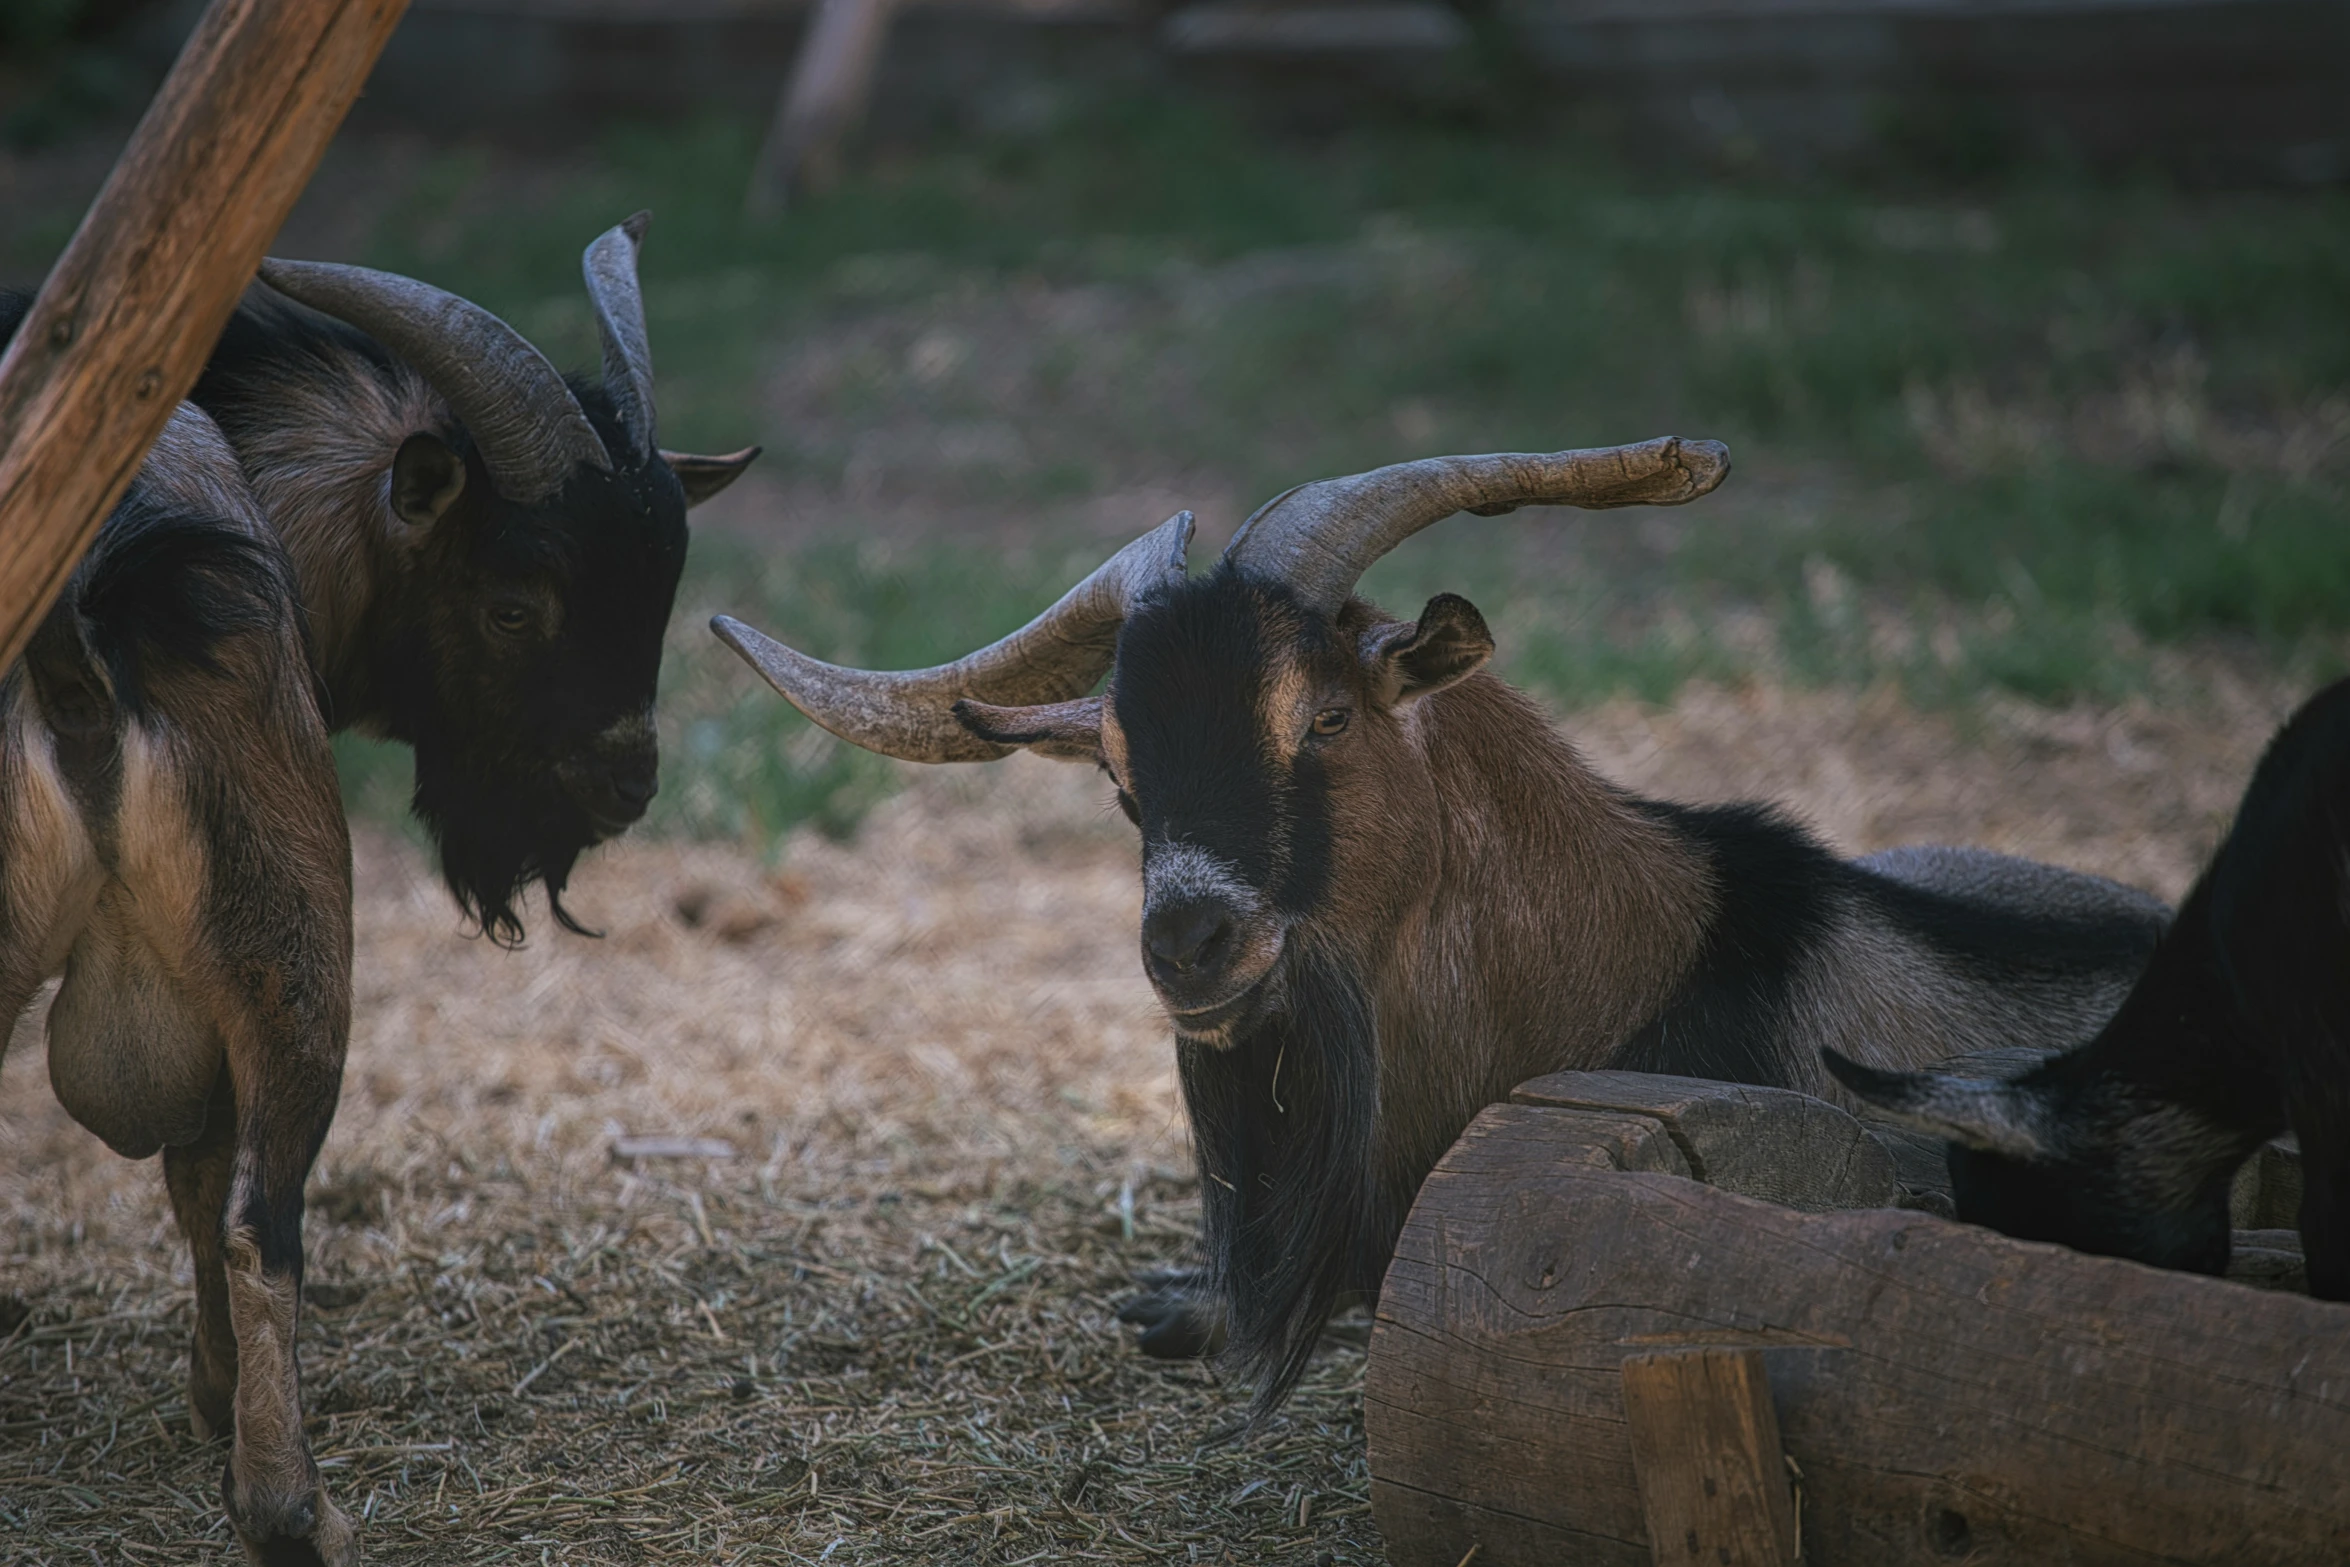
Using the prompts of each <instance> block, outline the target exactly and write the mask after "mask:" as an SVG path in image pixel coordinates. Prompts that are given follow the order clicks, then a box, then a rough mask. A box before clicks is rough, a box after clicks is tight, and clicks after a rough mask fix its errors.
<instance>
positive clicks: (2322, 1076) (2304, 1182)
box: [2293, 1041, 2350, 1300]
mask: <svg viewBox="0 0 2350 1567" xmlns="http://www.w3.org/2000/svg"><path fill="white" fill-rule="evenodd" d="M2317 1054H2318V1052H2317V1051H2312V1052H2311V1055H2312V1056H2316V1055H2317ZM2325 1055H2326V1057H2327V1058H2328V1059H2326V1060H2325V1061H2324V1062H2323V1064H2324V1065H2325V1066H2326V1067H2329V1068H2331V1069H2332V1070H2330V1071H2326V1072H2319V1071H2305V1072H2304V1073H2302V1074H2301V1080H2300V1081H2299V1082H2298V1083H2297V1084H2295V1085H2294V1088H2295V1103H2294V1107H2293V1110H2294V1114H2293V1130H2294V1132H2295V1133H2296V1134H2297V1135H2298V1136H2299V1137H2300V1139H2301V1251H2302V1255H2303V1257H2304V1258H2306V1259H2307V1262H2308V1265H2309V1293H2310V1294H2312V1295H2314V1296H2316V1297H2317V1298H2318V1299H2319V1300H2350V1051H2344V1050H2342V1049H2341V1048H2340V1047H2335V1046H2332V1045H2331V1042H2330V1041H2329V1042H2328V1045H2327V1048H2326V1050H2325Z"/></svg>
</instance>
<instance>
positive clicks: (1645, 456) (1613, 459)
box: [1224, 436, 1730, 614]
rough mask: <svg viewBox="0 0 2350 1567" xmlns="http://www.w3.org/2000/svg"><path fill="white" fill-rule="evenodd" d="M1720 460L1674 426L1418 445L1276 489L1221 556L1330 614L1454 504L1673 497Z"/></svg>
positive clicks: (1719, 468) (1723, 467)
mask: <svg viewBox="0 0 2350 1567" xmlns="http://www.w3.org/2000/svg"><path fill="white" fill-rule="evenodd" d="M1729 471H1730V449H1729V448H1728V447H1726V446H1724V445H1722V443H1721V442H1719V441H1684V440H1680V439H1678V438H1676V437H1673V436H1665V437H1663V438H1661V439H1658V440H1654V441H1644V442H1642V443H1641V444H1640V445H1638V446H1603V447H1596V448H1593V449H1591V450H1588V451H1573V452H1552V453H1550V454H1549V455H1547V456H1543V455H1540V454H1537V453H1531V452H1496V453H1493V454H1492V455H1490V456H1484V457H1427V458H1423V459H1421V460H1420V461H1418V462H1406V463H1397V464H1395V465H1394V466H1392V467H1387V468H1375V469H1373V470H1372V471H1371V472H1369V473H1358V474H1353V475H1350V476H1348V477H1346V478H1343V479H1322V480H1319V481H1317V482H1316V483H1313V484H1301V485H1299V486H1298V487H1297V488H1296V489H1293V490H1289V491H1286V492H1284V493H1283V494H1280V495H1277V496H1275V497H1274V498H1273V499H1272V500H1270V501H1267V502H1266V503H1265V504H1264V505H1262V506H1260V507H1258V508H1257V511H1256V515H1254V516H1252V517H1250V518H1249V520H1248V521H1247V522H1245V523H1243V524H1241V527H1240V531H1239V532H1238V533H1236V534H1234V535H1233V537H1232V542H1231V543H1230V544H1229V545H1226V546H1225V549H1224V558H1225V559H1226V560H1228V561H1230V562H1231V563H1232V564H1233V565H1234V566H1235V567H1237V568H1238V569H1239V570H1240V571H1241V572H1242V573H1243V574H1244V575H1247V576H1252V577H1257V578H1263V579H1270V580H1273V581H1278V582H1282V583H1286V584H1287V585H1288V586H1289V587H1290V588H1291V590H1292V591H1294V592H1295V593H1296V594H1297V596H1298V597H1299V599H1300V600H1301V601H1303V602H1304V603H1306V604H1307V605H1309V606H1311V607H1312V608H1314V609H1318V610H1320V611H1322V612H1323V613H1324V614H1335V613H1337V611H1338V609H1339V607H1340V606H1341V605H1343V604H1344V603H1345V602H1346V599H1347V595H1348V594H1350V593H1352V592H1353V591H1354V586H1355V584H1356V583H1357V582H1358V581H1360V580H1361V579H1362V575H1363V573H1364V572H1365V571H1368V570H1369V569H1370V567H1371V563H1372V562H1373V561H1376V560H1377V559H1378V558H1379V557H1380V556H1382V555H1384V554H1386V553H1387V552H1388V551H1389V550H1391V549H1393V548H1395V547H1396V546H1397V545H1398V544H1401V543H1402V542H1403V541H1404V540H1406V539H1408V538H1410V537H1411V536H1412V535H1413V534H1415V533H1417V532H1419V531H1420V530H1421V529H1422V528H1425V527H1427V526H1428V525H1429V524H1430V523H1433V522H1441V521H1443V520H1444V519H1445V518H1447V517H1449V516H1451V515H1452V514H1453V513H1454V512H1456V511H1471V512H1475V513H1476V514H1477V515H1478V516H1480V517H1491V516H1495V515H1498V514H1499V513H1502V512H1505V511H1514V510H1516V509H1517V508H1518V507H1520V506H1581V507H1585V508H1588V509H1591V510H1598V509H1601V508H1604V507H1609V506H1678V505H1680V504H1681V503H1682V502H1683V501H1690V500H1695V499H1696V498H1697V497H1698V496H1700V495H1703V494H1704V493H1705V492H1706V491H1708V490H1710V489H1712V488H1713V487H1714V486H1715V485H1717V484H1720V483H1721V482H1722V479H1723V477H1724V476H1725V475H1727V474H1728V473H1729Z"/></svg>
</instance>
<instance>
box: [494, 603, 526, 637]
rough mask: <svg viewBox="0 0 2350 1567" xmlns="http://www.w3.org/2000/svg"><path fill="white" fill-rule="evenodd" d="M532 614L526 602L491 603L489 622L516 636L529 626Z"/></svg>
mask: <svg viewBox="0 0 2350 1567" xmlns="http://www.w3.org/2000/svg"><path fill="white" fill-rule="evenodd" d="M532 618H533V617H532V615H531V613H530V606H529V605H527V604H493V605H491V606H490V624H491V625H493V626H495V627H497V628H498V629H499V630H500V631H503V632H505V633H506V635H508V636H510V637H518V636H521V635H522V634H523V633H525V632H527V631H528V630H530V628H531V622H532Z"/></svg>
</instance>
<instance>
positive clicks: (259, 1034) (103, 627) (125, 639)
mask: <svg viewBox="0 0 2350 1567" xmlns="http://www.w3.org/2000/svg"><path fill="white" fill-rule="evenodd" d="M0 726H4V727H0V748H4V749H0V1005H4V1006H5V1007H6V1008H7V1014H6V1015H7V1016H8V1017H9V1018H10V1019H11V1020H14V1019H15V1018H16V1017H17V1016H18V1015H20V1014H21V1013H22V1012H23V1011H24V1009H25V1008H26V1007H27V1006H28V1005H29V1004H30V1003H31V1002H32V999H33V997H34V994H35V992H36V991H37V990H38V989H39V988H40V986H41V984H42V982H43V981H45V980H47V979H48V978H49V977H51V976H52V975H60V974H61V975H62V982H61V983H60V985H59V987H58V990H57V994H56V996H55V998H54V1000H53V1001H52V1003H51V1005H50V1008H49V1017H48V1034H49V1081H50V1083H51V1085H52V1086H53V1087H54V1088H55V1089H56V1092H57V1097H58V1099H59V1101H60V1102H62V1103H63V1104H64V1106H65V1108H66V1110H67V1111H68V1112H70V1113H71V1114H72V1116H73V1118H74V1119H75V1120H77V1121H79V1122H80V1123H81V1124H82V1125H83V1126H86V1127H88V1128H89V1129H90V1130H91V1131H93V1132H95V1133H97V1134H98V1135H99V1136H100V1137H102V1138H104V1139H105V1141H106V1143H107V1146H109V1147H110V1148H112V1149H113V1150H114V1151H115V1152H117V1153H119V1154H123V1155H125V1156H127V1157H129V1158H133V1159H144V1158H148V1157H150V1156H151V1155H153V1154H155V1153H157V1152H158V1151H160V1152H161V1153H162V1155H163V1172H164V1185H165V1187H166V1189H167V1190H168V1191H169V1193H170V1196H171V1206H172V1212H173V1214H174V1215H175V1217H176V1218H177V1219H178V1221H179V1226H180V1230H181V1233H183V1234H184V1235H186V1236H187V1239H188V1247H189V1250H190V1251H191V1252H192V1253H193V1258H194V1264H195V1276H196V1330H195V1342H194V1347H193V1352H192V1361H191V1365H190V1369H189V1376H188V1408H189V1415H190V1418H191V1419H192V1421H193V1422H194V1424H195V1427H196V1431H197V1433H198V1434H199V1435H200V1436H211V1435H213V1434H216V1433H217V1434H227V1433H229V1432H231V1431H233V1432H234V1444H233V1446H232V1448H231V1451H230V1455H229V1460H228V1465H227V1469H226V1473H225V1475H224V1477H223V1480H222V1486H221V1490H222V1498H223V1501H224V1502H225V1503H226V1505H227V1508H228V1514H229V1518H230V1520H231V1521H232V1522H233V1523H234V1524H235V1525H236V1530H237V1535H238V1537H239V1539H241V1540H242V1541H243V1542H244V1544H245V1546H246V1548H247V1550H248V1551H249V1552H250V1553H251V1554H252V1555H253V1557H254V1559H255V1560H257V1561H266V1562H272V1563H277V1562H285V1563H295V1562H318V1561H323V1562H326V1563H328V1564H330V1567H342V1564H344V1563H347V1562H352V1561H355V1560H356V1559H357V1556H356V1552H355V1549H354V1547H353V1543H352V1536H351V1528H350V1525H349V1523H348V1522H347V1521H346V1520H345V1519H344V1518H343V1516H342V1515H341V1514H340V1513H339V1512H337V1511H336V1510H335V1508H334V1506H333V1504H332V1503H330V1502H329V1501H328V1500H327V1497H326V1492H325V1490H324V1488H323V1487H322V1486H321V1485H320V1483H319V1477H318V1469H317V1466H316V1465H315V1464H314V1463H313V1462H312V1461H311V1457H310V1451H309V1447H308V1445H307V1444H306V1443H305V1442H304V1440H303V1437H302V1403H301V1385H300V1378H299V1375H298V1373H297V1370H296V1366H295V1358H294V1341H295V1327H296V1321H297V1318H298V1316H299V1303H300V1298H301V1283H302V1183H303V1181H304V1179H305V1178H306V1177H307V1176H308V1174H309V1171H310V1163H311V1160H312V1159H313V1158H315V1157H316V1156H317V1153H318V1147H319V1144H320V1143H321V1142H322V1141H323V1140H324V1139H325V1137H326V1131H327V1125H328V1123H329V1122H330V1121H331V1120H332V1119H333V1116H334V1110H335V1100H336V1096H337V1094H338V1092H339V1091H340V1087H341V1083H342V1071H343V1050H344V1045H345V1043H346V1041H347V1040H348V1038H349V1034H350V1021H351V850H350V840H349V838H348V836H347V834H346V832H345V829H344V825H343V808H342V801H341V799H340V797H339V795H338V794H337V792H336V786H335V764H334V754H333V752H332V750H330V749H329V747H328V743H327V734H326V725H325V723H324V722H323V720H322V718H321V716H320V714H319V711H318V704H317V701H316V698H315V696H314V686H313V682H312V680H311V675H310V666H309V662H308V659H307V657H306V655H305V650H304V647H303V639H302V629H301V607H300V604H299V601H298V600H297V598H296V596H295V592H294V584H293V574H292V571H291V570H290V569H289V567H288V564H287V561H286V558H285V554H284V552H283V551H282V550H281V549H280V548H279V547H278V543H277V540H276V539H275V538H274V537H273V536H272V535H271V533H270V532H269V529H268V526H267V524H266V523H265V522H264V521H263V519H262V516H261V511H260V508H259V506H258V505H256V504H255V502H254V500H253V498H252V495H251V492H250V491H249V490H248V489H247V487H246V484H245V480H244V476H243V474H242V473H241V472H240V471H239V470H238V467H237V463H236V459H235V456H234V454H232V453H231V452H230V450H229V447H228V443H227V442H226V441H224V440H223V439H222V438H221V435H220V432H219V431H218V430H217V429H215V428H214V427H213V424H212V421H211V420H209V419H207V418H205V417H204V415H203V414H202V413H200V412H198V411H197V410H196V409H194V408H192V407H190V406H187V405H185V404H183V405H181V407H180V409H179V411H178V412H177V414H176V415H175V416H174V417H173V419H172V421H171V423H170V424H169V425H168V426H166V427H165V429H164V433H163V435H162V437H161V439H160V440H159V441H158V442H157V443H156V445H155V447H154V449H153V451H152V452H151V453H150V454H149V455H148V458H147V461H146V463H145V466H144V467H143V468H142V469H141V470H140V473H139V476H138V478H137V479H136V480H135V481H134V482H133V484H132V487H131V489H130V491H129V493H128V494H127V496H126V497H125V498H124V500H123V502H122V504H121V505H120V506H118V507H117V508H116V509H115V511H114V513H113V515H112V516H111V517H109V518H108V519H107V522H106V524H105V525H104V527H103V528H101V529H100V531H99V534H98V538H97V541H96V543H95V544H94V545H93V546H92V547H91V549H90V552H89V554H88V555H87V556H85V557H84V558H83V560H82V562H81V564H80V565H79V567H77V568H76V570H75V571H74V573H73V576H72V577H71V579H70V580H69V581H68V582H67V584H66V587H65V591H64V593H63V595H62V596H61V597H60V598H59V600H58V602H57V605H56V607H55V608H53V609H52V610H51V611H50V612H49V614H48V616H47V617H46V618H45V619H44V620H43V621H42V623H41V625H40V627H39V629H38V630H37V631H36V632H35V634H34V636H33V639H32V641H31V643H30V645H29V646H28V647H27V649H26V651H25V654H24V657H23V658H22V659H20V660H19V661H18V662H17V664H16V666H15V667H14V668H12V669H10V670H9V671H8V672H7V674H6V676H5V678H0ZM0 1043H4V1042H0Z"/></svg>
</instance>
